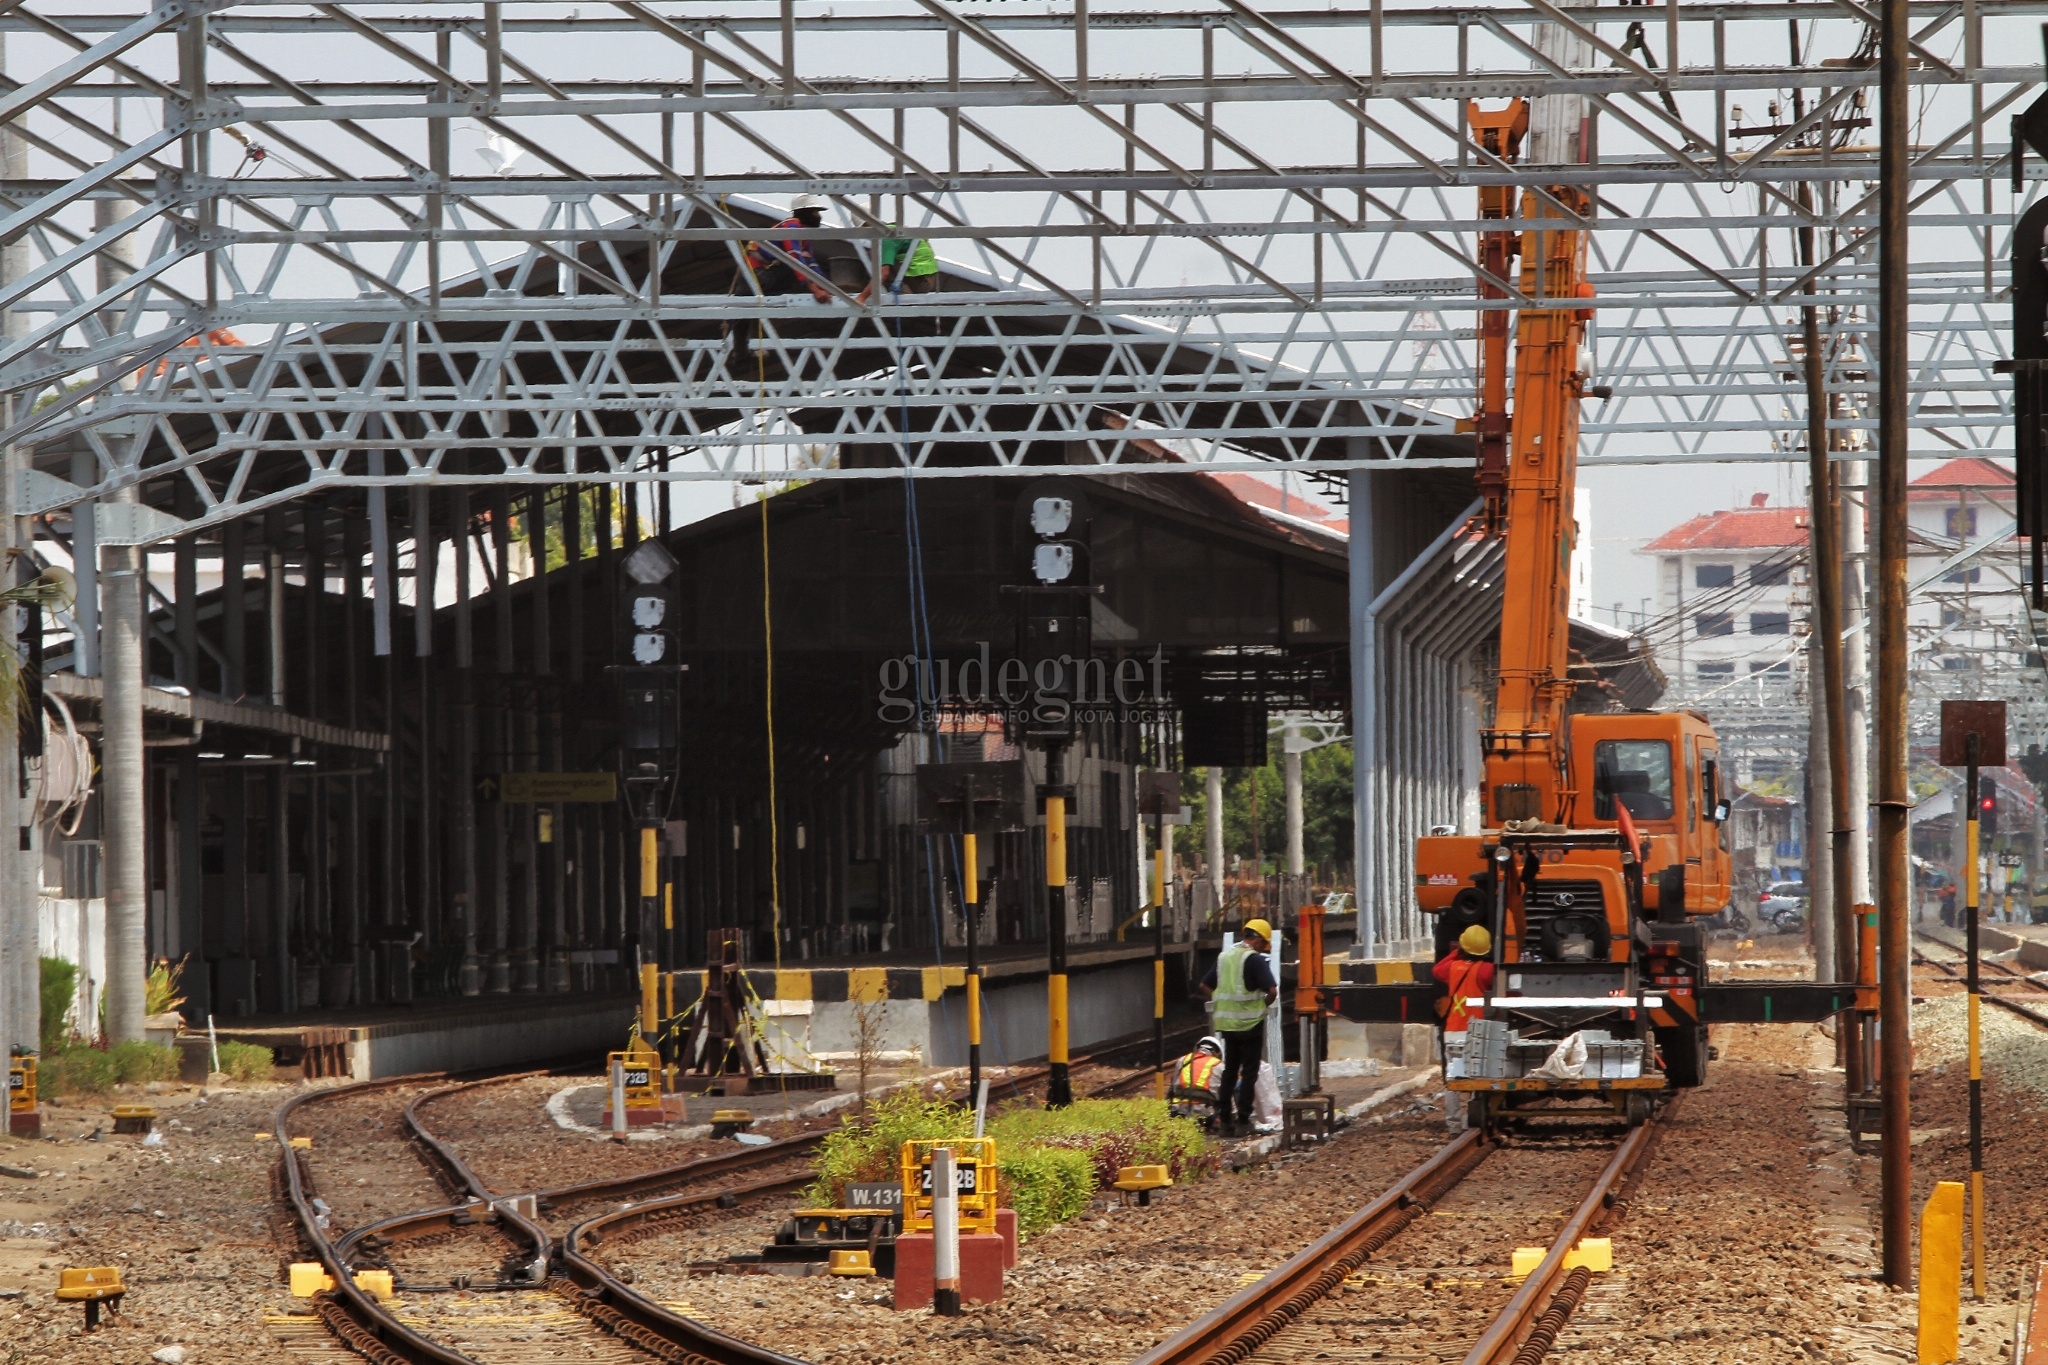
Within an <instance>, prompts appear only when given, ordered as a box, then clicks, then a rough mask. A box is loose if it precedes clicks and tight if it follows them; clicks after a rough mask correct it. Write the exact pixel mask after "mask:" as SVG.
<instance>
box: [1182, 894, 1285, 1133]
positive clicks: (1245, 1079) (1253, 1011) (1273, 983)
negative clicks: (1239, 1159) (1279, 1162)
mask: <svg viewBox="0 0 2048 1365" xmlns="http://www.w3.org/2000/svg"><path fill="white" fill-rule="evenodd" d="M1272 948H1273V926H1272V925H1270V924H1268V923H1266V921H1264V920H1262V919H1250V920H1246V921H1245V922H1244V928H1243V930H1242V931H1241V932H1240V933H1239V935H1238V940H1237V942H1235V943H1233V944H1231V945H1230V946H1229V947H1228V948H1226V949H1224V950H1223V952H1222V953H1221V954H1220V955H1218V957H1217V958H1216V965H1215V966H1213V967H1211V968H1210V969H1209V974H1208V975H1207V976H1205V977H1203V978H1202V983H1201V986H1200V987H1199V989H1200V990H1201V992H1202V996H1203V998H1204V999H1207V1000H1210V1001H1212V1002H1213V1003H1214V1004H1215V1007H1216V1009H1215V1015H1214V1018H1213V1022H1214V1023H1215V1025H1216V1032H1218V1033H1219V1034H1221V1035H1223V1082H1222V1084H1221V1085H1220V1086H1219V1087H1218V1090H1219V1092H1220V1104H1219V1106H1218V1107H1219V1110H1220V1113H1219V1115H1218V1117H1219V1118H1220V1119H1221V1120H1222V1123H1223V1131H1224V1134H1225V1135H1226V1136H1233V1137H1243V1136H1245V1135H1246V1134H1248V1133H1250V1132H1251V1130H1252V1097H1253V1091H1254V1089H1255V1088H1256V1087H1257V1085H1258V1083H1259V1063H1260V1061H1261V1060H1263V1059H1264V1057H1265V1053H1266V1007H1267V1006H1268V1005H1270V1004H1272V1003H1273V1001H1274V999H1275V997H1277V996H1278V995H1279V993H1280V978H1279V977H1278V976H1277V975H1275V973H1274V971H1273V961H1272V959H1271V958H1270V957H1268V956H1267V954H1268V953H1269V952H1271V951H1272ZM1233 1104H1234V1105H1235V1108H1233V1107H1232V1106H1233Z"/></svg>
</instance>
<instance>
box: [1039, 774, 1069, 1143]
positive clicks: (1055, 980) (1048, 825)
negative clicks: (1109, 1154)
mask: <svg viewBox="0 0 2048 1365" xmlns="http://www.w3.org/2000/svg"><path fill="white" fill-rule="evenodd" d="M1066 747H1067V746H1066V745H1064V744H1052V745H1049V746H1047V748H1046V751H1045V886H1046V893H1047V894H1046V913H1045V945H1046V946H1045V956H1046V977H1045V992H1046V996H1045V1019H1046V1037H1045V1058H1046V1063H1047V1067H1046V1069H1047V1072H1048V1073H1049V1074H1048V1076H1047V1078H1046V1084H1045V1107H1046V1108H1048V1109H1064V1108H1066V1107H1067V1106H1068V1105H1070V1104H1072V1103H1073V1102H1074V1086H1073V1082H1072V1080H1071V1079H1070V1078H1069V1076H1068V1074H1067V791H1066V786H1065V782H1066Z"/></svg>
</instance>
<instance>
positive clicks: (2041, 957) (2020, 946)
mask: <svg viewBox="0 0 2048 1365" xmlns="http://www.w3.org/2000/svg"><path fill="white" fill-rule="evenodd" d="M1913 928H1914V931H1915V932H1917V933H1922V934H1925V935H1927V936H1928V937H1929V938H1931V939H1935V940H1937V941H1938V942H1941V943H1945V944H1947V945H1948V946H1949V947H1951V948H1953V949H1955V950H1956V951H1957V952H1959V953H1960V952H1962V951H1963V948H1964V946H1965V943H1966V940H1965V938H1964V936H1963V931H1962V930H1961V929H1952V928H1950V927H1949V926H1947V925H1945V924H1943V923H1941V921H1939V920H1936V919H1923V920H1920V921H1918V922H1917V923H1915V924H1914V926H1913ZM1977 942H1978V944H1979V945H1980V946H1981V947H1982V948H1983V950H1984V951H1985V952H1987V953H2012V954H2013V963H2014V965H2015V966H2018V967H2020V968H2021V969H2023V970H2025V971H2029V972H2048V924H2001V923H1996V922H1980V923H1979V924H1978V926H1977Z"/></svg>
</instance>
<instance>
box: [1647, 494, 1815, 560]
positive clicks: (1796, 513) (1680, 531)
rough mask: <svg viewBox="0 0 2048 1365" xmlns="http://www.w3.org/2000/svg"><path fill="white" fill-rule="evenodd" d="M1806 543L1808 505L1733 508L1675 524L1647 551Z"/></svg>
mask: <svg viewBox="0 0 2048 1365" xmlns="http://www.w3.org/2000/svg"><path fill="white" fill-rule="evenodd" d="M1805 543H1806V509H1805V508H1804V507H1754V506H1752V507H1732V508H1730V509H1728V510H1727V511H1725V512H1708V513H1706V514H1705V515H1704V516H1697V517H1694V518H1693V519H1692V520H1691V521H1688V522H1684V523H1682V524H1681V525H1678V526H1674V527H1672V528H1671V529H1670V530H1668V531H1666V532H1665V533H1664V534H1663V535H1661V536H1658V537H1657V538H1656V539H1655V540H1653V541H1651V542H1650V543H1649V544H1648V545H1645V546H1644V547H1643V552H1644V553H1645V554H1681V553H1684V552H1685V551H1688V550H1780V549H1789V548H1791V547H1792V546H1795V545H1804V544H1805Z"/></svg>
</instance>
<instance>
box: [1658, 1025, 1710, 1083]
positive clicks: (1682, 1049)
mask: <svg viewBox="0 0 2048 1365" xmlns="http://www.w3.org/2000/svg"><path fill="white" fill-rule="evenodd" d="M1652 1032H1654V1033H1655V1034H1656V1035H1657V1051H1658V1052H1659V1053H1661V1054H1662V1055H1663V1058H1664V1075H1665V1078H1666V1079H1668V1080H1669V1081H1670V1082H1671V1085H1672V1087H1673V1088H1674V1089H1680V1090H1685V1089H1690V1088H1692V1087H1693V1086H1696V1085H1705V1084H1706V1083H1707V1030H1706V1026H1705V1025H1703V1024H1679V1025H1677V1026H1676V1027H1673V1028H1660V1029H1653V1030H1652Z"/></svg>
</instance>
